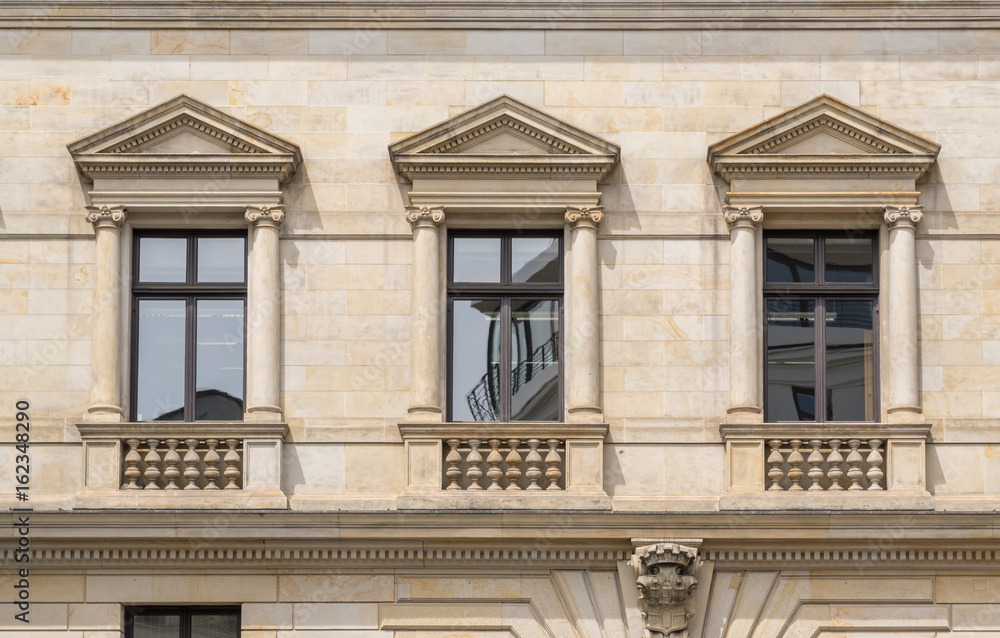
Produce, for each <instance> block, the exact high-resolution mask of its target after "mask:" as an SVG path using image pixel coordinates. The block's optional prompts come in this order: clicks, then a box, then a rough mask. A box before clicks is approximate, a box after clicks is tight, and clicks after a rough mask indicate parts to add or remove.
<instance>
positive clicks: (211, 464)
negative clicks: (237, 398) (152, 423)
mask: <svg viewBox="0 0 1000 638" xmlns="http://www.w3.org/2000/svg"><path fill="white" fill-rule="evenodd" d="M125 447H126V448H127V450H126V451H125V459H124V461H125V462H124V466H123V467H124V471H123V475H124V483H123V484H122V486H121V489H123V490H164V491H172V490H185V491H189V490H220V489H221V490H240V489H243V484H242V480H241V479H242V476H243V440H242V439H235V438H226V439H224V438H217V439H213V438H205V439H199V438H184V439H181V438H164V439H159V438H145V439H140V438H131V439H125ZM181 452H183V453H184V455H183V456H181ZM220 479H221V480H220Z"/></svg>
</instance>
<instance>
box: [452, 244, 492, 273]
mask: <svg viewBox="0 0 1000 638" xmlns="http://www.w3.org/2000/svg"><path fill="white" fill-rule="evenodd" d="M454 242H455V244H454V250H455V275H454V279H453V281H456V282H463V281H466V282H477V283H487V284H498V283H500V238H499V237H456V238H455V239H454Z"/></svg>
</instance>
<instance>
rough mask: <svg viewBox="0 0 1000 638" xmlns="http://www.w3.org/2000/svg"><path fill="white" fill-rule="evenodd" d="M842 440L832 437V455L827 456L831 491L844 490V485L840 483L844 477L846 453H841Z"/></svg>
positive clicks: (827, 473)
mask: <svg viewBox="0 0 1000 638" xmlns="http://www.w3.org/2000/svg"><path fill="white" fill-rule="evenodd" d="M841 445H842V442H841V440H840V439H830V456H828V457H827V459H826V462H827V464H828V465H829V469H828V470H827V472H826V475H827V476H829V477H830V491H831V492H838V491H843V490H844V486H843V485H841V484H840V480H841V479H842V478H844V468H843V467H842V466H843V463H844V455H843V454H841V453H840V446H841Z"/></svg>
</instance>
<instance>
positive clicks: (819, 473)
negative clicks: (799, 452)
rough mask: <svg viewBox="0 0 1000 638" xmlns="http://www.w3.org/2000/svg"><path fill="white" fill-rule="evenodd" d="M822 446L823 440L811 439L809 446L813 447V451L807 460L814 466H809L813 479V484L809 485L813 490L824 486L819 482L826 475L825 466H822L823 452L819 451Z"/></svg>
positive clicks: (811, 479)
mask: <svg viewBox="0 0 1000 638" xmlns="http://www.w3.org/2000/svg"><path fill="white" fill-rule="evenodd" d="M822 446H823V441H822V440H821V439H810V440H809V447H811V448H812V452H810V453H809V457H808V458H807V459H806V461H808V463H809V465H811V466H812V467H810V468H809V472H808V473H807V475H808V476H809V480H810V481H812V485H810V486H809V489H810V490H812V491H816V490H822V489H823V486H822V485H820V484H819V482H820V480H822V478H823V476H824V475H825V474H824V472H823V468H822V467H820V466H821V465H823V454H822V453H821V452H820V451H819V449H820V448H821V447H822Z"/></svg>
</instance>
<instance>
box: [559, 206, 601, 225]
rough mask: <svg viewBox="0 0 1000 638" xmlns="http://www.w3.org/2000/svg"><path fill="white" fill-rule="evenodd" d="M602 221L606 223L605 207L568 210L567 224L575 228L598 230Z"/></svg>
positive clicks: (571, 207)
mask: <svg viewBox="0 0 1000 638" xmlns="http://www.w3.org/2000/svg"><path fill="white" fill-rule="evenodd" d="M602 221H604V207H603V206H585V207H577V206H569V207H567V208H566V223H567V224H569V225H570V226H573V227H574V228H587V227H589V228H597V227H598V226H599V225H600V223H601V222H602Z"/></svg>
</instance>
